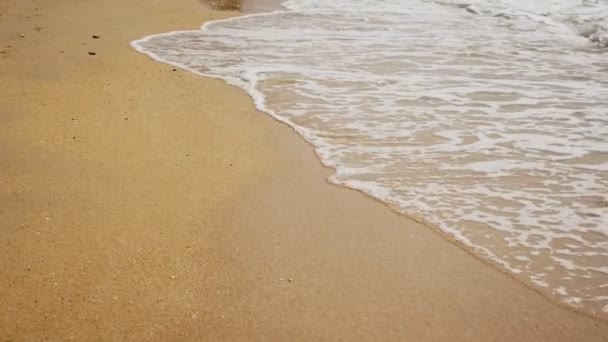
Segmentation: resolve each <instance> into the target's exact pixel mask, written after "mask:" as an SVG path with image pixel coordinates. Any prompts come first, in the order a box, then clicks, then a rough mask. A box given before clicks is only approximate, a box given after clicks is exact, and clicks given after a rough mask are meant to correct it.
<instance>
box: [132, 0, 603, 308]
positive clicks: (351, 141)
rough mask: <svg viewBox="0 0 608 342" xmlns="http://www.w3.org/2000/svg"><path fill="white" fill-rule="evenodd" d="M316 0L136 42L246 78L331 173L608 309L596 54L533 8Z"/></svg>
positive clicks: (566, 293) (567, 296)
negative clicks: (508, 10)
mask: <svg viewBox="0 0 608 342" xmlns="http://www.w3.org/2000/svg"><path fill="white" fill-rule="evenodd" d="M326 3H327V2H321V1H314V0H308V1H298V0H294V1H290V2H288V3H287V6H288V7H289V8H291V9H292V10H291V11H285V12H277V13H271V14H263V15H253V16H246V17H240V18H236V19H229V20H224V21H218V22H215V23H212V24H209V25H206V26H205V27H204V29H203V30H199V31H184V32H172V33H168V34H163V35H156V36H150V37H147V38H145V39H142V40H139V41H136V42H134V46H135V47H136V48H137V49H139V50H140V51H142V52H144V53H146V54H148V55H150V56H151V57H153V58H155V59H157V60H160V61H163V62H166V63H170V64H173V65H176V66H179V67H182V68H185V69H187V70H190V71H193V72H196V73H199V74H204V75H207V76H212V77H218V78H222V79H224V80H226V81H227V82H229V83H231V84H234V85H237V86H240V87H242V88H244V89H245V90H246V91H247V92H248V93H249V94H250V95H252V97H253V98H254V99H255V101H256V105H257V107H258V108H259V109H261V110H263V111H266V112H268V113H270V114H271V115H273V116H274V117H275V118H277V119H279V120H281V121H283V122H286V123H288V124H289V125H291V126H292V127H293V128H294V129H295V130H296V131H297V132H299V133H300V134H302V135H303V136H304V137H305V138H306V139H307V140H308V141H310V142H311V143H312V144H313V145H314V146H315V148H316V152H317V154H318V155H319V157H320V158H321V160H322V161H323V162H324V163H325V164H326V165H328V166H331V167H333V168H334V169H335V170H336V173H335V175H333V176H332V177H331V179H330V180H331V181H332V182H334V183H336V184H341V185H345V186H348V187H351V188H355V189H359V190H362V191H364V192H366V193H368V194H370V195H371V196H373V197H376V198H378V199H380V200H382V201H384V202H386V203H387V204H389V205H391V207H393V208H394V209H396V210H398V211H401V212H403V213H406V214H408V215H412V216H415V217H418V218H420V219H421V220H424V221H426V222H429V223H432V224H434V225H437V226H438V227H440V228H441V229H442V230H443V231H445V232H447V233H449V234H450V235H451V236H452V237H454V238H455V239H457V240H458V241H460V242H461V243H463V244H465V245H467V246H469V247H471V248H473V249H475V250H476V251H477V252H478V253H479V254H481V255H483V256H485V257H487V258H490V259H491V260H493V261H494V262H496V263H498V264H499V265H501V266H502V267H503V268H505V269H507V270H509V271H510V272H512V273H514V274H516V275H517V276H518V277H521V278H522V279H526V280H529V281H532V282H533V283H534V284H536V285H537V286H539V287H541V288H543V289H544V290H545V291H547V292H550V293H552V294H554V295H556V296H557V297H559V298H561V299H562V300H564V301H567V302H568V303H570V304H572V305H574V306H578V307H581V308H584V309H587V310H589V311H591V312H595V313H598V314H600V315H601V314H602V312H604V314H606V313H608V197H607V196H608V110H607V108H608V59H607V55H606V54H604V53H603V52H602V50H601V49H599V50H598V49H597V45H593V43H592V42H590V41H589V40H588V39H584V38H581V37H580V36H577V33H578V32H577V31H576V29H575V30H571V28H570V27H569V26H568V27H566V26H567V25H566V26H563V25H562V23H563V22H561V21H555V19H554V18H552V19H551V20H552V21H551V22H549V23H547V22H546V21H545V20H543V19H542V18H545V17H546V16H542V15H536V14H535V13H533V12H530V11H529V12H526V13H531V14H530V15H513V14H512V15H508V16H507V15H496V14H497V12H496V8H498V7H497V6H494V7H491V8H492V10H493V11H492V12H491V13H490V14H488V13H485V14H484V11H486V12H487V11H490V9H488V8H490V7H486V8H481V9H479V10H478V9H477V7H481V6H480V5H476V6H477V7H476V8H473V9H470V8H469V7H467V6H472V5H471V4H466V6H465V7H463V6H459V4H458V3H456V2H451V3H450V4H448V5H447V6H446V4H445V3H443V4H438V3H435V2H428V1H417V0H392V1H386V2H385V3H382V4H379V3H378V2H376V1H355V0H341V1H334V2H331V3H332V4H330V5H328V4H326ZM454 4H456V5H458V6H454ZM600 5H601V3H600ZM598 6H599V5H598ZM463 8H464V9H466V8H469V10H462V9H463ZM560 8H561V7H560ZM602 8H603V7H602ZM512 11H513V13H522V11H523V10H522V9H519V8H516V7H513V9H512ZM503 12H504V11H503ZM560 13H561V14H559V15H562V14H563V13H566V10H564V9H562V12H560ZM552 15H554V16H559V15H557V14H555V13H554V14H552ZM539 18H540V19H541V20H539ZM556 23H557V24H556ZM564 25H565V24H564Z"/></svg>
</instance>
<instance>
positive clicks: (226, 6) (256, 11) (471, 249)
mask: <svg viewBox="0 0 608 342" xmlns="http://www.w3.org/2000/svg"><path fill="white" fill-rule="evenodd" d="M209 1H210V0H202V2H203V3H207V2H209ZM242 2H243V1H241V0H224V2H221V3H220V4H215V5H212V6H211V7H212V8H214V9H220V10H228V11H236V12H234V13H235V15H234V16H230V17H228V18H224V19H219V20H213V21H208V22H204V23H203V24H202V25H201V26H200V28H198V29H195V30H175V31H169V32H162V33H153V34H150V35H148V36H145V37H142V38H139V39H137V40H134V41H132V42H131V46H132V47H133V48H134V49H135V50H137V51H138V52H140V53H142V54H144V55H146V56H147V57H149V58H150V59H151V60H153V61H154V62H158V63H163V64H167V65H171V66H174V67H176V68H179V69H182V70H185V71H187V72H190V73H192V74H195V75H198V76H201V77H205V78H211V79H219V80H221V81H223V82H224V83H225V84H227V85H228V86H231V87H235V88H237V89H238V90H240V91H242V92H244V93H245V94H246V95H247V96H248V97H249V98H250V99H251V101H252V102H253V104H254V106H255V109H256V110H257V111H259V112H261V113H263V114H265V115H268V116H270V117H271V118H272V119H273V120H275V121H277V122H279V123H281V124H284V125H286V126H287V127H288V128H289V129H290V130H291V131H292V132H294V133H296V134H297V135H298V138H299V139H300V140H302V141H303V142H304V143H306V144H307V145H308V146H309V147H310V148H311V149H312V150H313V153H314V154H315V156H316V159H317V160H318V162H319V163H320V164H321V166H322V167H323V168H325V169H326V170H328V174H327V176H325V177H324V178H325V180H326V182H327V184H330V185H332V186H338V187H341V188H345V189H348V190H351V191H355V192H358V193H360V194H362V195H364V196H365V197H367V198H369V199H371V200H373V201H375V202H378V203H380V204H382V205H383V206H385V207H387V208H388V209H389V210H391V211H392V212H393V213H395V214H397V215H399V216H402V217H404V218H405V219H407V220H409V221H411V222H416V224H420V225H423V226H424V227H425V228H427V229H430V230H432V231H433V232H435V233H436V234H437V235H438V236H439V237H441V238H442V239H444V240H445V241H447V242H448V243H450V244H452V245H454V246H457V247H459V248H461V249H463V250H464V251H465V252H466V253H468V254H469V255H470V256H471V257H474V258H476V259H478V260H479V261H481V262H483V263H484V264H486V265H487V266H489V267H491V268H493V269H495V270H497V271H499V272H501V273H503V274H505V275H506V276H508V277H509V278H511V279H513V280H515V281H517V282H519V283H521V284H522V285H523V286H525V287H526V288H528V289H530V290H532V291H535V292H537V293H538V294H540V295H542V296H543V297H545V298H546V299H547V300H549V301H551V302H552V303H553V304H555V305H558V306H561V307H563V308H565V309H568V310H571V311H573V312H576V313H579V314H582V315H585V316H588V317H590V318H592V319H595V320H598V321H600V322H605V323H608V316H605V315H602V312H593V311H591V310H589V309H588V308H584V307H577V306H575V305H571V304H569V303H568V302H567V301H564V300H561V299H560V298H559V297H557V296H556V295H555V294H554V293H551V292H550V291H549V290H548V289H545V288H543V287H542V286H539V285H536V284H534V283H533V282H532V281H531V280H530V279H529V278H528V277H526V276H522V275H520V274H518V273H516V272H513V270H512V269H509V267H507V265H505V264H504V263H501V260H500V259H498V258H497V257H496V256H495V255H494V254H492V252H491V251H487V250H484V249H483V248H481V247H478V246H474V245H471V244H467V243H466V242H465V241H463V240H461V239H459V238H458V237H457V236H456V235H454V234H452V233H449V232H448V231H446V230H444V229H442V228H441V227H440V226H438V225H437V224H435V223H433V222H431V221H430V220H428V219H427V218H426V217H423V216H420V215H418V216H416V215H410V214H408V213H405V212H402V211H400V210H399V209H398V208H397V207H396V206H395V205H393V204H391V203H388V202H384V201H383V200H381V199H379V198H377V197H375V196H374V195H373V194H371V193H368V192H366V191H365V190H362V189H359V188H357V187H351V186H348V185H346V184H340V183H338V182H332V181H331V176H332V175H334V174H335V173H336V172H337V170H335V169H334V168H333V167H332V166H330V165H328V164H326V163H324V162H323V160H322V158H321V157H320V156H319V155H318V154H317V153H316V146H315V145H314V144H313V143H311V142H310V141H308V140H307V138H306V137H305V136H304V135H303V134H301V133H299V132H298V130H297V127H298V126H297V125H295V124H294V123H292V122H290V121H289V120H285V119H284V118H282V117H281V116H280V115H276V113H273V112H272V111H269V110H267V109H265V106H264V103H263V100H260V97H259V96H262V95H261V94H259V93H257V91H256V92H255V93H254V92H252V91H250V90H248V89H247V86H246V85H247V84H246V83H238V84H237V83H233V82H231V81H229V80H226V79H225V78H223V77H221V76H217V75H214V74H207V73H202V72H200V71H197V70H195V69H193V68H189V67H185V66H183V65H181V64H179V63H174V62H172V61H169V60H163V59H162V58H158V57H156V56H154V55H153V54H152V53H148V52H146V51H145V48H143V46H144V45H145V42H146V41H147V40H149V39H154V38H156V37H163V36H172V35H174V34H176V33H189V32H200V31H207V29H208V25H211V24H215V23H221V22H224V21H231V20H233V19H238V18H244V17H252V16H253V17H255V16H266V15H272V14H273V13H274V12H275V11H278V10H281V9H282V8H283V7H282V6H281V5H280V4H282V3H283V2H285V1H284V0H279V1H269V0H265V1H261V2H262V3H263V4H264V6H260V7H258V5H259V4H257V3H256V1H254V3H251V2H249V1H245V2H244V5H243V4H242ZM271 2H272V4H270V3H271ZM240 9H243V10H240Z"/></svg>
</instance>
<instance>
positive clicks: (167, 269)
mask: <svg viewBox="0 0 608 342" xmlns="http://www.w3.org/2000/svg"><path fill="white" fill-rule="evenodd" d="M229 15H233V13H227V12H219V11H214V10H209V9H207V7H205V6H202V5H201V4H200V3H199V2H198V1H196V0H180V1H170V0H150V1H144V2H142V1H135V0H120V1H119V0H108V1H103V2H100V1H92V0H80V1H77V0H56V1H53V2H46V1H34V0H27V1H25V0H24V1H19V2H16V1H7V0H0V42H1V46H0V76H1V79H2V84H3V87H2V96H0V187H1V189H2V192H1V193H0V339H2V340H15V341H21V340H27V341H36V340H44V339H49V340H69V339H76V340H160V341H166V340H194V341H200V340H202V339H207V340H217V339H223V340H227V339H230V340H246V339H247V340H252V339H253V340H285V339H290V340H311V339H322V340H352V339H355V340H388V339H393V340H396V339H399V340H403V339H409V340H463V341H464V340H496V341H501V340H502V341H512V340H530V341H532V340H536V341H537V340H550V341H560V340H561V341H572V340H585V341H595V340H596V341H601V340H605V337H606V336H608V324H607V323H606V322H604V321H600V320H597V319H594V318H592V317H589V316H585V315H582V314H579V313H576V312H573V311H571V310H568V309H566V308H564V307H563V306H560V305H556V304H555V303H553V302H551V301H549V300H548V299H546V298H545V297H543V296H542V295H540V294H539V293H538V292H536V291H534V290H532V289H529V288H528V287H526V286H524V285H522V284H521V283H519V282H517V281H515V280H513V279H512V278H511V277H509V276H507V275H505V274H504V273H502V272H500V271H497V270H496V269H494V268H493V267H490V266H488V265H487V264H485V263H484V262H482V261H480V260H478V259H476V258H474V257H471V256H470V255H469V254H468V253H466V252H465V251H464V250H462V249H461V248H459V247H457V246H455V245H454V244H452V243H450V242H448V241H447V240H446V239H444V238H443V237H441V236H440V235H438V234H437V233H436V232H434V231H433V230H432V229H429V228H427V227H424V226H422V225H420V224H418V223H416V222H414V221H412V220H409V219H407V218H405V217H402V216H399V215H396V214H394V213H393V212H391V211H390V210H389V209H387V208H386V207H385V206H384V205H382V204H380V203H378V202H375V201H372V200H370V199H368V198H367V197H365V196H363V195H362V194H360V193H357V192H355V191H351V190H348V189H342V188H339V187H336V186H331V185H328V184H327V183H326V182H325V177H326V176H327V175H328V174H329V170H327V169H325V168H323V167H322V166H321V165H320V164H319V162H318V160H317V159H316V158H315V156H314V153H313V151H312V150H311V148H310V147H309V146H308V145H307V144H306V143H305V142H303V140H302V139H300V138H299V137H298V136H297V135H296V134H295V133H293V132H292V131H291V130H290V129H289V128H288V127H286V126H284V125H282V124H279V123H277V122H275V121H273V120H272V119H270V118H269V117H268V116H267V115H265V114H262V113H259V112H256V111H255V109H254V108H253V105H252V103H251V100H250V99H249V98H248V97H247V96H246V95H245V94H243V93H242V92H241V91H239V90H238V89H236V88H232V87H229V86H227V85H225V84H223V83H222V82H221V81H219V80H212V79H205V78H201V77H198V76H194V75H190V74H188V73H186V72H182V71H179V70H176V71H173V69H172V67H170V66H167V65H163V64H160V63H155V62H153V61H151V60H149V59H148V58H146V57H145V56H143V55H141V54H138V53H137V52H135V51H134V50H133V49H132V48H131V47H130V46H129V42H130V41H131V40H133V39H136V38H140V37H142V36H145V35H147V34H151V33H158V32H165V31H170V30H176V29H192V28H196V27H198V26H199V25H200V23H201V22H203V21H205V20H213V19H219V18H223V17H227V16H229ZM94 35H95V36H96V37H98V38H93V36H94Z"/></svg>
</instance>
